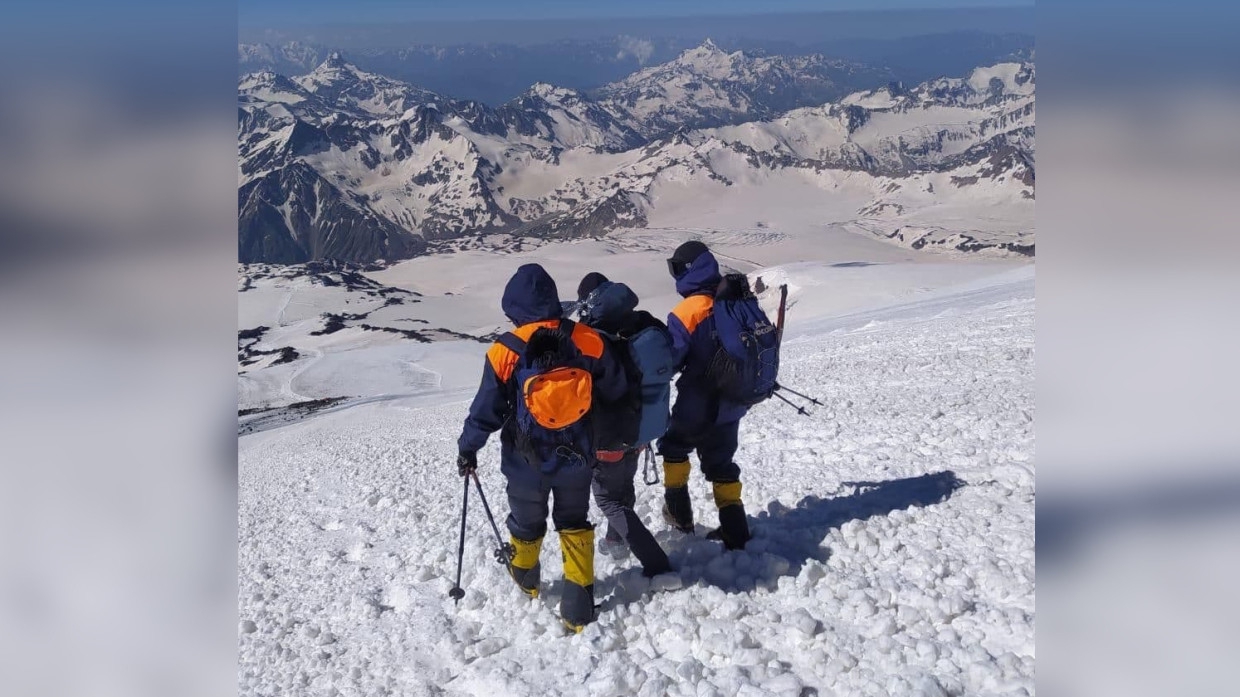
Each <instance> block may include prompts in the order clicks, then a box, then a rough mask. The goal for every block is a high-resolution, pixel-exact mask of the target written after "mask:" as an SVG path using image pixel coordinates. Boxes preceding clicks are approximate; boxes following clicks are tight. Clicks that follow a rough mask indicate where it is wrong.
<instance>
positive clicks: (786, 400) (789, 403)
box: [772, 392, 809, 416]
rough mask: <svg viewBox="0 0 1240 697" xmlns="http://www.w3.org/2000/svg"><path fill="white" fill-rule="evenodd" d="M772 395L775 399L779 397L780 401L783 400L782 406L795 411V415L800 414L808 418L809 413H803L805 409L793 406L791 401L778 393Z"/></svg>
mask: <svg viewBox="0 0 1240 697" xmlns="http://www.w3.org/2000/svg"><path fill="white" fill-rule="evenodd" d="M772 394H774V395H775V396H776V397H779V398H780V399H781V400H783V402H784V404H787V405H788V406H790V407H792V408H793V409H796V410H797V413H798V414H800V415H801V416H809V412H808V411H805V407H800V406H797V405H795V404H793V403H792V400H790V399H788V398H787V397H785V396H783V395H782V394H780V393H778V392H774V393H772Z"/></svg>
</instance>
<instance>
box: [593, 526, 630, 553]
mask: <svg viewBox="0 0 1240 697" xmlns="http://www.w3.org/2000/svg"><path fill="white" fill-rule="evenodd" d="M598 551H599V552H600V553H601V554H606V555H607V556H609V557H611V558H612V559H615V560H616V561H620V560H621V559H625V558H627V557H628V556H629V543H627V542H625V541H624V538H623V537H621V536H620V533H618V532H616V531H615V530H613V529H611V528H608V529H607V534H606V535H603V539H601V540H599V541H598Z"/></svg>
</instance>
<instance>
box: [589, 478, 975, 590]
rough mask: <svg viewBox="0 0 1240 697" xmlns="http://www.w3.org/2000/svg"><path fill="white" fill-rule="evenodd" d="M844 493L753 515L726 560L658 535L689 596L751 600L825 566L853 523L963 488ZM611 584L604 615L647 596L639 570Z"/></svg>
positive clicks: (857, 486)
mask: <svg viewBox="0 0 1240 697" xmlns="http://www.w3.org/2000/svg"><path fill="white" fill-rule="evenodd" d="M843 485H844V486H846V487H851V488H852V491H853V493H851V494H849V495H846V496H836V497H833V498H819V497H817V496H806V497H805V498H803V499H801V500H800V501H799V502H797V505H796V506H795V507H794V508H788V507H786V506H783V505H781V504H780V503H779V502H773V503H771V504H770V505H769V506H768V507H767V510H765V511H762V512H761V513H758V514H757V515H751V516H750V519H749V520H750V528H751V531H752V534H753V539H752V540H751V541H750V543H749V544H748V545H746V547H745V549H744V550H743V551H739V552H727V553H725V552H723V551H722V548H721V546H720V545H719V543H718V542H713V541H708V540H706V539H705V538H704V537H702V536H701V535H697V536H694V537H684V536H680V535H679V533H659V534H658V538H659V541H660V543H661V544H663V545H664V549H667V550H668V552H669V556H671V559H672V565H673V566H675V567H676V568H677V570H678V571H677V572H678V574H679V575H680V578H681V581H682V583H683V585H684V587H685V588H687V587H690V586H694V585H698V584H701V585H707V586H714V587H716V588H720V589H722V590H723V591H725V592H728V593H747V592H749V591H752V590H754V589H756V588H758V587H765V588H774V587H775V584H776V583H777V582H778V580H779V578H780V577H783V576H789V577H793V578H795V577H796V576H798V575H799V574H800V573H801V569H802V568H804V566H805V563H806V562H807V561H809V560H810V559H816V560H818V561H823V562H825V561H826V560H827V558H828V557H829V556H830V551H829V550H828V549H827V548H826V547H824V546H823V545H822V542H823V540H824V539H826V537H827V534H828V533H829V532H830V531H831V530H832V529H835V528H839V527H840V526H842V525H844V524H845V523H847V522H849V521H853V520H867V519H869V518H872V517H874V516H880V515H887V514H888V513H890V512H892V511H898V510H903V509H908V508H920V507H924V506H931V505H934V504H938V503H942V502H944V501H946V500H947V499H949V498H951V496H952V494H953V493H955V491H956V490H957V489H959V488H961V487H962V486H964V485H965V482H964V481H962V480H961V479H959V478H958V477H957V476H956V473H955V472H952V471H951V470H946V471H943V472H934V473H931V474H923V475H920V476H917V477H907V478H904V479H892V480H888V481H883V482H844V483H843ZM699 527H700V526H699ZM671 535H676V536H677V537H678V538H679V539H676V538H673V537H671ZM609 581H611V583H609V584H608V585H609V586H612V588H611V595H610V597H607V599H606V600H605V601H604V602H603V604H602V606H601V608H600V609H601V610H603V611H607V610H609V609H611V608H614V607H617V606H620V605H628V604H630V603H633V602H637V601H640V600H641V599H642V598H643V596H644V595H645V593H646V591H647V590H648V589H649V582H648V581H646V580H645V579H644V578H642V576H641V570H640V568H632V569H627V570H625V571H623V572H621V573H620V574H618V575H616V576H615V577H613V578H612V579H609ZM600 590H603V589H601V588H600ZM600 595H605V593H600Z"/></svg>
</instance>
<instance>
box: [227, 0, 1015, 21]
mask: <svg viewBox="0 0 1240 697" xmlns="http://www.w3.org/2000/svg"><path fill="white" fill-rule="evenodd" d="M1032 5H1033V2H1031V1H1030V0H626V1H625V2H622V3H607V2H595V1H593V0H591V1H587V0H519V1H518V0H456V1H455V2H445V1H444V0H350V1H348V2H342V1H341V0H239V2H238V21H239V23H240V24H241V25H242V26H248V27H256V26H271V25H290V24H335V23H346V24H364V23H370V22H387V21H445V20H446V21H473V20H496V19H501V20H502V19H603V18H609V17H685V16H700V15H737V14H757V13H775V12H822V11H830V10H894V9H934V8H943V7H1031V6H1032Z"/></svg>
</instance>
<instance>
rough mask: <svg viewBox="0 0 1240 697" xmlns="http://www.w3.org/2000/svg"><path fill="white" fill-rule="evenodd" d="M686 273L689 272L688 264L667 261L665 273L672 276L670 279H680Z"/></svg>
mask: <svg viewBox="0 0 1240 697" xmlns="http://www.w3.org/2000/svg"><path fill="white" fill-rule="evenodd" d="M688 271H689V262H687V261H681V260H679V259H668V260H667V272H668V273H670V274H671V275H672V278H680V277H681V276H683V275H685V274H686V273H687V272H688Z"/></svg>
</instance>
